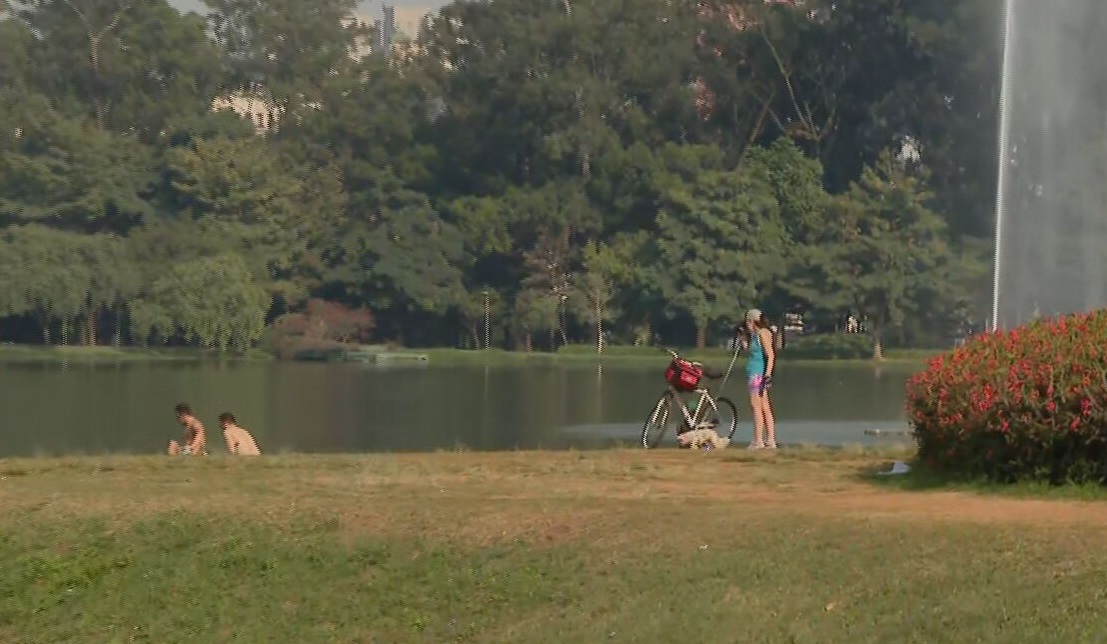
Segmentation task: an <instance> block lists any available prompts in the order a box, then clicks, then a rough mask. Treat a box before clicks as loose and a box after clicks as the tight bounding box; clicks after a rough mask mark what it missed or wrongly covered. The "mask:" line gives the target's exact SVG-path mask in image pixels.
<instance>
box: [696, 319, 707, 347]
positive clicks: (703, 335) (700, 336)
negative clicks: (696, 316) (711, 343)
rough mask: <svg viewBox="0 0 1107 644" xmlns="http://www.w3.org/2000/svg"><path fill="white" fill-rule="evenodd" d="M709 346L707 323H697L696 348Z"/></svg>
mask: <svg viewBox="0 0 1107 644" xmlns="http://www.w3.org/2000/svg"><path fill="white" fill-rule="evenodd" d="M706 346H707V325H706V324H697V325H696V348H697V349H703V348H704V347H706Z"/></svg>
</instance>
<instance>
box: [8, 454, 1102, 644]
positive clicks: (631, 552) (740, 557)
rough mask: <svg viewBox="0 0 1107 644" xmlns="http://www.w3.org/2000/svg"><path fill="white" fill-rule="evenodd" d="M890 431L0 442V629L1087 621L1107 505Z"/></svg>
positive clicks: (142, 632)
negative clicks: (610, 442)
mask: <svg viewBox="0 0 1107 644" xmlns="http://www.w3.org/2000/svg"><path fill="white" fill-rule="evenodd" d="M893 456H896V455H891V454H874V453H864V452H859V451H838V452H826V451H820V450H800V449H797V450H786V451H782V452H780V453H777V454H753V453H749V452H745V451H738V450H724V451H720V452H709V453H689V452H683V451H677V450H659V451H656V452H642V451H636V450H614V451H606V452H589V453H572V452H563V453H541V452H531V453H525V452H522V453H497V454H482V453H442V454H430V455H372V456H348V457H307V456H281V457H263V458H261V459H256V460H231V459H224V458H210V459H207V460H203V461H200V460H196V461H186V460H170V459H167V458H164V457H162V458H154V457H150V458H123V457H120V458H112V459H66V460H9V461H0V495H2V498H3V499H4V502H3V503H2V504H0V522H2V523H0V525H3V526H4V530H3V531H2V532H0V562H2V563H0V568H2V570H0V641H5V642H8V641H10V642H39V641H69V642H84V641H88V642H105V641H107V642H113V641H118V642H123V641H149V642H193V641H250V642H254V641H295V642H334V641H342V642H353V641H383V642H424V641H435V642H441V641H480V642H524V641H525V642H596V641H624V642H762V641H772V642H787V641H793V642H844V641H851V642H852V641H856V642H869V641H898V642H903V641H907V642H928V643H933V642H966V641H977V642H1008V641H1019V642H1056V641H1065V642H1081V641H1096V638H1098V637H1099V635H1101V633H1102V632H1103V631H1104V629H1105V628H1107V615H1105V614H1104V613H1103V612H1102V611H1101V610H1099V605H1100V604H1101V599H1100V595H1101V593H1102V590H1101V589H1102V587H1103V585H1104V581H1107V579H1105V577H1107V571H1105V568H1104V567H1103V565H1102V556H1101V552H1102V545H1101V544H1102V538H1103V534H1104V530H1105V528H1107V505H1104V504H1103V503H1102V502H1080V501H1073V500H1065V499H1043V498H1040V497H1039V498H1008V497H995V496H984V495H981V494H980V493H978V492H977V491H975V490H948V489H934V488H933V487H929V488H927V489H925V490H924V491H911V490H909V489H907V488H904V487H902V484H898V483H892V482H889V481H884V480H880V481H878V480H877V479H876V478H875V477H873V476H872V472H873V471H875V470H876V469H878V468H881V467H882V466H885V465H886V462H887V459H889V458H891V457H893Z"/></svg>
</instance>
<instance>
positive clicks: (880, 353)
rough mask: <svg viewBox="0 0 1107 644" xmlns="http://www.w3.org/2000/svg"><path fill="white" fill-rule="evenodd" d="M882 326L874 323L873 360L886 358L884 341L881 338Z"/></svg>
mask: <svg viewBox="0 0 1107 644" xmlns="http://www.w3.org/2000/svg"><path fill="white" fill-rule="evenodd" d="M880 335H881V334H880V327H879V325H874V328H873V360H883V359H884V343H883V341H882V340H881V338H880Z"/></svg>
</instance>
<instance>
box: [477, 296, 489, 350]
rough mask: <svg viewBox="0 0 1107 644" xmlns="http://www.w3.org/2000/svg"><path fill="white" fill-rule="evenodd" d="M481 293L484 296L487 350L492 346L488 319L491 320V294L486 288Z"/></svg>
mask: <svg viewBox="0 0 1107 644" xmlns="http://www.w3.org/2000/svg"><path fill="white" fill-rule="evenodd" d="M480 293H481V295H483V296H484V348H485V349H487V348H488V345H489V344H491V343H490V342H489V333H488V318H489V306H488V295H489V293H488V289H487V288H486V289H484V290H482V291H481V292H480Z"/></svg>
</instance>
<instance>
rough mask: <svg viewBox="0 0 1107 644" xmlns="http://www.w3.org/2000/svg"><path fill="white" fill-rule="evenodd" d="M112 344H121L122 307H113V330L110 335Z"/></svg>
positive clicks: (117, 346) (117, 345) (115, 345)
mask: <svg viewBox="0 0 1107 644" xmlns="http://www.w3.org/2000/svg"><path fill="white" fill-rule="evenodd" d="M111 343H112V346H114V347H116V348H119V347H120V346H122V344H123V307H121V306H117V307H115V332H114V334H113V335H112V340H111Z"/></svg>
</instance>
